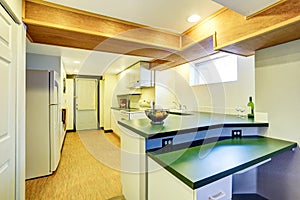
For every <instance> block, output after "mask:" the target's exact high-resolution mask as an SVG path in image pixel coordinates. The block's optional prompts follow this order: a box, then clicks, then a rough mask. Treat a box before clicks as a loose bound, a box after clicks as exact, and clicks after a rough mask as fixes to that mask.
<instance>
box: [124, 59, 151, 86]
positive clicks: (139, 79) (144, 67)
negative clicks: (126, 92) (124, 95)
mask: <svg viewBox="0 0 300 200" xmlns="http://www.w3.org/2000/svg"><path fill="white" fill-rule="evenodd" d="M128 70H129V73H128V76H129V87H130V88H143V87H154V73H155V72H154V71H153V70H149V63H148V62H144V61H140V62H137V63H136V64H134V65H133V66H132V67H130V68H129V69H128Z"/></svg>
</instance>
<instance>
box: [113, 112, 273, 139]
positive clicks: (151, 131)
mask: <svg viewBox="0 0 300 200" xmlns="http://www.w3.org/2000/svg"><path fill="white" fill-rule="evenodd" d="M118 123H119V124H120V125H121V126H123V127H125V128H127V129H129V130H131V131H133V132H135V133H137V134H139V135H141V136H142V137H145V138H152V137H163V136H168V135H176V134H178V132H180V133H186V132H193V131H200V130H208V128H210V129H211V128H220V127H251V126H254V127H268V123H264V122H256V121H255V120H253V119H248V118H238V117H237V116H236V115H224V114H216V113H203V112H201V113H200V112H193V113H192V114H191V115H173V114H169V116H168V117H167V118H166V119H165V120H164V124H163V125H152V124H150V120H149V119H148V118H144V119H137V120H121V121H118ZM180 133H179V134H180Z"/></svg>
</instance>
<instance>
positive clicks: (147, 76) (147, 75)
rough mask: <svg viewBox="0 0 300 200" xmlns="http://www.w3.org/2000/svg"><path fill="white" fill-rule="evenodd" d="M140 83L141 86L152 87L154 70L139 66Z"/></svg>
mask: <svg viewBox="0 0 300 200" xmlns="http://www.w3.org/2000/svg"><path fill="white" fill-rule="evenodd" d="M139 71H140V73H139V78H140V80H139V81H140V84H141V86H146V87H152V86H154V71H152V70H149V69H146V68H144V67H140V70H139Z"/></svg>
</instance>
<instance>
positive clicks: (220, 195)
mask: <svg viewBox="0 0 300 200" xmlns="http://www.w3.org/2000/svg"><path fill="white" fill-rule="evenodd" d="M231 193H232V176H231V175H230V176H227V177H225V178H222V179H220V180H218V181H215V182H212V183H210V184H208V185H205V186H203V187H201V188H199V189H197V200H229V199H231V197H232V194H231Z"/></svg>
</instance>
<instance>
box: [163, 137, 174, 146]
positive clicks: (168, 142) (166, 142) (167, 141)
mask: <svg viewBox="0 0 300 200" xmlns="http://www.w3.org/2000/svg"><path fill="white" fill-rule="evenodd" d="M167 145H173V138H164V139H162V147H164V146H167Z"/></svg>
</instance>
